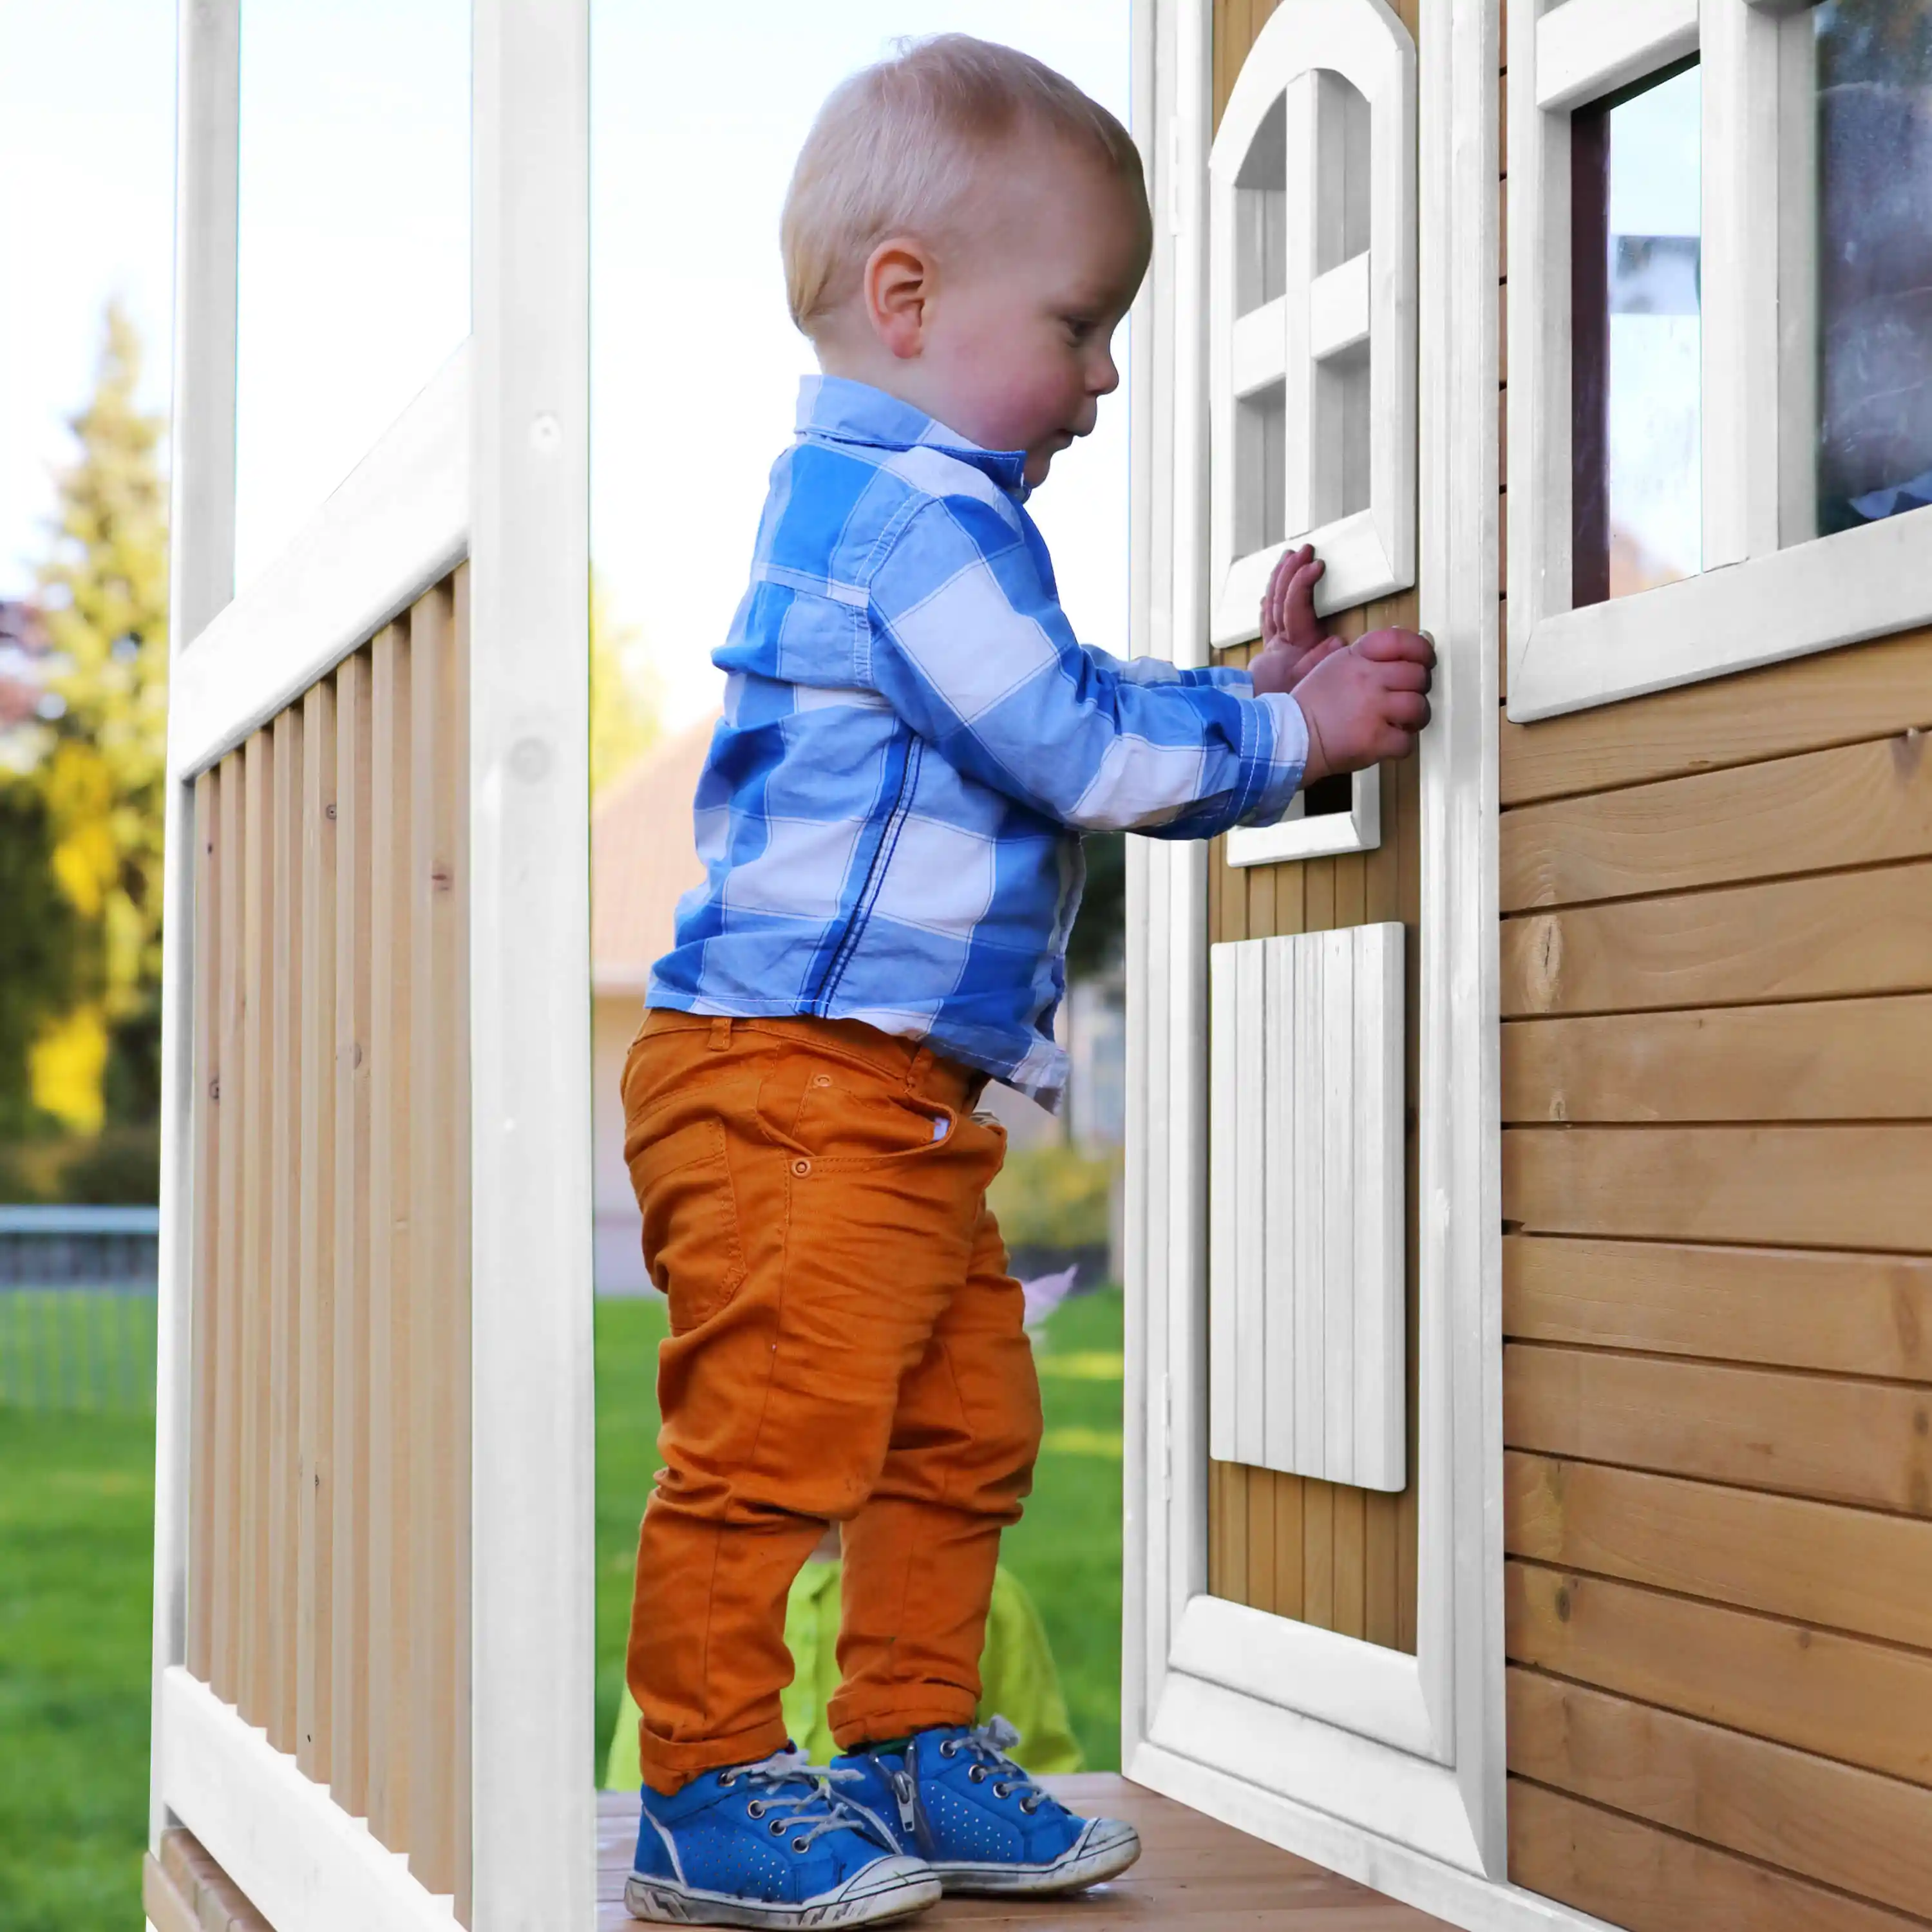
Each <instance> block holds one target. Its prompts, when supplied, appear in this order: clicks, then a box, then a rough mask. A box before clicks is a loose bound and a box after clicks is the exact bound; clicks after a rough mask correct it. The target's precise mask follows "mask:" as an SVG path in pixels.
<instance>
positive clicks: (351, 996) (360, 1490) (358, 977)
mask: <svg viewBox="0 0 1932 1932" xmlns="http://www.w3.org/2000/svg"><path fill="white" fill-rule="evenodd" d="M370 682H371V681H370V660H369V654H368V652H366V651H365V652H361V653H359V655H356V656H355V657H353V658H350V659H348V660H347V661H346V662H345V663H344V664H343V665H342V666H341V668H340V669H339V670H338V671H337V673H336V674H335V691H336V703H335V721H336V744H335V766H336V772H335V783H336V793H335V799H336V853H337V856H336V875H335V892H336V895H335V919H336V923H335V948H336V950H335V960H336V974H335V1066H336V1111H335V1175H336V1196H335V1364H334V1370H335V1424H334V1431H335V1463H336V1486H335V1493H336V1508H335V1515H334V1519H333V1522H332V1529H331V1555H332V1565H331V1569H332V1575H331V1578H330V1581H331V1583H332V1586H333V1601H332V1608H331V1622H330V1634H331V1640H332V1649H333V1651H334V1657H333V1660H332V1664H331V1666H330V1686H331V1694H330V1701H331V1716H330V1721H329V1729H330V1733H331V1736H332V1747H331V1749H332V1760H331V1772H330V1778H329V1784H330V1787H331V1788H332V1790H333V1791H334V1792H335V1796H336V1798H337V1800H338V1802H339V1803H340V1804H341V1805H342V1807H343V1808H344V1810H345V1811H348V1812H350V1814H352V1815H353V1816H356V1817H363V1816H365V1815H367V1813H368V1805H369V1702H370V1695H371V1692H370V1657H369V1581H370V1574H371V1571H370V1560H369V1557H370V1544H369V1528H370V1524H369V1376H368V1350H369V1189H370V1175H369V1142H370V1104H371V1039H372V1032H371V1019H372V995H371V977H370V975H371V959H370V955H369V920H370V867H371V853H372V845H373V841H372V839H371V827H370V810H371V772H370V752H371V744H370V740H371V703H372V694H371V688H370Z"/></svg>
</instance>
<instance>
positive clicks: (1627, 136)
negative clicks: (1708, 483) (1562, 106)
mask: <svg viewBox="0 0 1932 1932" xmlns="http://www.w3.org/2000/svg"><path fill="white" fill-rule="evenodd" d="M1701 110H1702V98H1701V92H1700V77H1699V74H1698V71H1697V67H1696V65H1695V64H1694V63H1693V64H1691V65H1689V66H1688V67H1685V68H1680V69H1678V70H1676V71H1674V72H1673V73H1671V74H1667V75H1666V76H1665V77H1663V78H1662V79H1661V80H1653V81H1649V82H1647V83H1644V84H1643V86H1640V87H1638V88H1636V89H1631V90H1630V91H1628V92H1625V93H1624V94H1622V95H1617V96H1615V97H1613V98H1612V99H1611V100H1610V101H1606V102H1604V103H1603V104H1601V105H1600V106H1597V107H1589V108H1586V109H1583V110H1580V112H1578V113H1577V114H1575V115H1573V116H1572V117H1571V248H1572V254H1571V322H1572V336H1571V395H1572V410H1573V419H1572V424H1571V457H1572V492H1573V494H1572V503H1573V508H1574V527H1573V530H1572V555H1573V557H1574V584H1573V586H1572V594H1573V598H1574V601H1575V602H1577V603H1578V604H1599V603H1601V602H1602V601H1604V598H1607V597H1622V596H1626V595H1629V594H1630V593H1631V592H1633V591H1637V590H1647V589H1651V588H1652V586H1655V585H1657V584H1660V583H1673V582H1674V581H1676V580H1677V579H1678V578H1679V577H1690V576H1693V575H1694V574H1696V573H1697V571H1698V570H1699V569H1700V568H1701V567H1702V559H1703V535H1702V523H1703V490H1702V481H1701V469H1702V463H1701V444H1702V437H1703V379H1702V371H1701V359H1702V356H1703V323H1702V309H1703V239H1702V231H1703V209H1702V205H1701V191H1702V190H1701V179H1702V168H1701V166H1700V139H1701V130H1700V119H1701Z"/></svg>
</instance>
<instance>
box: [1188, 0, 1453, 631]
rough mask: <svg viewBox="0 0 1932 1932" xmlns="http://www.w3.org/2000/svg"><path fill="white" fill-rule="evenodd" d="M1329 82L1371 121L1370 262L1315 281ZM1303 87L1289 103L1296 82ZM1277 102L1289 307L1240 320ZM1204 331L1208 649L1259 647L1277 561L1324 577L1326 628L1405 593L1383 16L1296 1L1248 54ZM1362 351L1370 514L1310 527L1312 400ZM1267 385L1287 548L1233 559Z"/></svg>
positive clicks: (1402, 378) (1393, 193) (1404, 390)
mask: <svg viewBox="0 0 1932 1932" xmlns="http://www.w3.org/2000/svg"><path fill="white" fill-rule="evenodd" d="M1322 74H1339V75H1340V77H1341V78H1342V79H1343V80H1346V82H1348V83H1349V85H1350V86H1352V87H1353V88H1354V89H1355V91H1356V92H1358V94H1360V95H1361V97H1362V98H1363V99H1364V101H1366V102H1367V106H1368V115H1369V130H1368V136H1369V172H1370V188H1369V245H1368V247H1367V250H1366V251H1364V252H1363V253H1362V254H1356V255H1354V256H1352V257H1349V260H1346V261H1345V262H1342V263H1338V264H1337V265H1336V266H1334V267H1332V268H1331V269H1328V271H1327V272H1325V273H1323V274H1319V275H1318V274H1317V273H1316V226H1317V223H1316V208H1317V205H1318V204H1319V200H1320V199H1321V197H1322V195H1323V193H1324V192H1325V183H1326V178H1327V176H1328V171H1329V169H1330V168H1331V166H1333V165H1334V154H1333V149H1334V143H1333V142H1325V141H1324V139H1323V138H1322V136H1323V132H1324V117H1323V116H1322V114H1321V112H1320V110H1319V107H1318V105H1317V102H1316V83H1317V82H1318V80H1319V77H1320V76H1321V75H1322ZM1304 79H1305V80H1307V82H1308V83H1310V84H1309V85H1308V86H1299V85H1298V83H1301V82H1303V81H1304ZM1284 94H1286V96H1287V101H1288V121H1289V125H1288V128H1287V148H1288V160H1287V193H1286V203H1287V215H1286V220H1287V236H1286V251H1287V263H1286V290H1285V293H1283V295H1281V296H1279V297H1277V299H1275V300H1274V301H1272V302H1268V303H1266V304H1265V305H1262V307H1261V308H1257V309H1255V310H1253V311H1250V313H1249V314H1247V315H1244V316H1241V317H1237V316H1236V315H1235V312H1234V311H1235V243H1236V233H1237V226H1238V223H1237V218H1236V204H1235V193H1236V191H1237V177H1238V175H1239V174H1240V172H1241V166H1242V164H1243V163H1244V161H1245V160H1247V157H1248V154H1249V151H1250V149H1251V148H1252V147H1253V144H1254V141H1255V138H1256V135H1257V134H1258V133H1259V131H1260V130H1261V127H1262V123H1263V121H1265V119H1266V118H1267V116H1268V112H1269V110H1270V109H1271V108H1272V107H1273V106H1274V104H1275V102H1276V101H1277V100H1278V99H1280V98H1282V97H1283V95H1284ZM1208 179H1209V190H1208V192H1209V196H1210V202H1211V208H1210V215H1209V223H1208V225H1209V231H1210V236H1211V242H1210V268H1209V290H1208V311H1209V314H1210V316H1211V332H1212V338H1213V340H1212V349H1211V364H1210V369H1209V377H1208V380H1209V384H1210V387H1211V392H1212V398H1213V401H1212V407H1213V410H1214V457H1213V460H1212V463H1211V469H1212V475H1211V494H1212V503H1213V508H1212V512H1211V514H1212V518H1213V530H1214V534H1213V538H1212V542H1213V545H1214V595H1213V616H1212V618H1211V633H1212V637H1213V641H1214V643H1215V644H1216V646H1226V645H1229V644H1234V643H1244V642H1246V641H1247V640H1248V639H1250V638H1252V637H1256V636H1257V635H1258V634H1259V622H1258V615H1259V610H1260V606H1261V598H1262V591H1263V590H1264V589H1265V588H1266V587H1267V584H1268V577H1269V574H1270V573H1271V571H1273V570H1274V566H1275V563H1276V561H1277V559H1279V558H1280V556H1281V555H1282V553H1283V551H1285V550H1292V549H1293V548H1294V547H1295V546H1296V545H1298V544H1304V543H1312V544H1314V545H1315V547H1316V550H1318V551H1319V553H1321V556H1322V559H1323V561H1324V562H1325V564H1326V565H1327V570H1326V572H1325V574H1324V577H1323V579H1322V583H1321V585H1320V586H1319V592H1318V601H1319V604H1320V607H1321V608H1322V609H1323V610H1346V609H1349V608H1350V607H1352V606H1354V605H1355V604H1365V603H1367V601H1369V600H1370V598H1375V597H1384V596H1387V595H1388V594H1389V593H1390V592H1392V591H1396V590H1403V589H1407V588H1408V587H1409V585H1411V584H1412V583H1414V582H1415V42H1414V41H1413V40H1411V39H1410V38H1409V30H1408V29H1407V28H1406V27H1404V26H1403V24H1402V22H1401V21H1400V20H1399V19H1398V18H1397V17H1396V15H1395V14H1394V13H1392V12H1391V10H1389V8H1388V7H1387V6H1386V5H1385V4H1384V0H1299V4H1298V5H1295V6H1293V7H1284V8H1283V9H1281V10H1280V11H1279V12H1278V13H1276V14H1275V15H1274V16H1273V17H1271V19H1270V20H1269V21H1268V24H1267V25H1266V26H1264V27H1263V28H1262V31H1260V33H1259V34H1257V35H1256V37H1255V43H1254V46H1253V49H1251V50H1250V53H1249V55H1248V57H1247V60H1246V62H1244V64H1243V65H1242V68H1241V74H1240V76H1239V77H1238V79H1237V80H1236V81H1235V86H1234V90H1233V92H1232V94H1230V95H1229V99H1228V104H1227V107H1226V109H1225V110H1223V113H1222V116H1221V125H1220V130H1219V131H1218V132H1217V133H1216V135H1215V136H1214V147H1213V149H1212V151H1211V154H1210V155H1209V157H1208ZM1364 341H1366V342H1367V344H1368V351H1369V392H1370V404H1369V489H1368V494H1369V502H1368V507H1367V508H1366V509H1362V510H1358V511H1355V512H1353V513H1352V514H1349V515H1345V516H1341V517H1335V518H1333V519H1331V520H1329V521H1327V522H1325V523H1319V524H1317V523H1316V522H1315V521H1314V511H1313V504H1314V502H1315V501H1316V498H1317V496H1319V493H1320V488H1321V484H1322V481H1323V479H1325V478H1328V477H1330V476H1331V475H1332V474H1333V472H1334V467H1335V466H1336V465H1337V463H1338V462H1339V460H1340V452H1339V450H1338V449H1337V448H1336V447H1335V446H1334V439H1333V438H1332V437H1327V438H1325V437H1324V436H1323V435H1322V434H1321V426H1320V425H1319V422H1318V420H1317V418H1318V411H1317V410H1316V406H1315V400H1314V398H1315V392H1316V379H1317V376H1318V372H1319V369H1320V368H1321V365H1322V363H1323V362H1326V361H1328V360H1329V359H1332V358H1333V357H1335V356H1340V355H1342V354H1344V353H1347V352H1348V351H1349V350H1352V349H1353V348H1355V347H1357V346H1358V345H1359V344H1362V343H1363V342H1364ZM1277 380H1279V381H1280V382H1281V383H1282V384H1283V389H1284V393H1285V397H1286V426H1285V434H1284V442H1285V444H1286V463H1287V475H1286V479H1285V490H1286V495H1285V499H1284V501H1285V505H1286V508H1285V512H1284V514H1285V518H1286V522H1285V535H1284V538H1283V541H1281V542H1280V543H1276V544H1266V545H1265V546H1264V547H1262V548H1261V549H1259V550H1250V551H1248V552H1247V553H1244V554H1240V555H1237V554H1236V553H1235V511H1236V505H1235V465H1234V462H1233V454H1234V449H1235V413H1236V410H1237V408H1238V403H1239V399H1240V397H1241V395H1248V394H1251V393H1253V392H1254V391H1255V390H1256V389H1259V388H1261V387H1262V386H1265V385H1266V384H1268V383H1272V382H1274V381H1277Z"/></svg>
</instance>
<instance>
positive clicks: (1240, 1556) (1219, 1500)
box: [1202, 0, 1421, 1652]
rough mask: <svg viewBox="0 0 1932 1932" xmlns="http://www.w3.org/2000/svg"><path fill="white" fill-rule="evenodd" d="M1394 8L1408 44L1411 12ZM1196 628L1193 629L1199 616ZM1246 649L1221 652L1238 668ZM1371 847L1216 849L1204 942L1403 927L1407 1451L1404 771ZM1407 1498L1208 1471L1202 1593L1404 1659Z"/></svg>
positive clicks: (1243, 42)
mask: <svg viewBox="0 0 1932 1932" xmlns="http://www.w3.org/2000/svg"><path fill="white" fill-rule="evenodd" d="M1278 4H1279V0H1214V112H1215V115H1216V118H1217V121H1218V119H1219V118H1220V112H1221V110H1222V108H1223V107H1224V106H1225V105H1226V102H1227V99H1228V95H1229V92H1230V91H1231V90H1232V88H1233V86H1234V84H1235V77H1237V76H1238V74H1240V72H1241V64H1242V62H1243V61H1244V60H1245V59H1246V58H1247V53H1248V50H1249V49H1250V47H1251V46H1253V44H1254V40H1255V36H1256V34H1258V33H1259V32H1260V31H1261V29H1262V26H1264V24H1265V23H1266V22H1267V20H1268V17H1269V16H1270V15H1271V14H1272V13H1274V10H1275V7H1276V6H1277V5H1278ZM1394 10H1395V11H1396V13H1397V14H1398V15H1400V17H1401V19H1402V21H1403V25H1404V26H1406V27H1407V28H1408V29H1409V31H1410V33H1411V34H1414V33H1415V31H1416V25H1417V13H1418V9H1417V6H1416V0H1395V5H1394ZM1416 615H1417V604H1416V598H1415V593H1414V592H1409V593H1407V594H1405V595H1401V596H1398V597H1393V598H1384V599H1382V600H1380V601H1377V602H1376V603H1373V604H1367V605H1365V606H1363V607H1361V608H1358V609H1356V610H1348V611H1341V612H1337V613H1335V614H1334V616H1331V618H1330V619H1328V622H1329V623H1330V625H1331V628H1333V629H1334V630H1335V631H1337V632H1338V633H1339V634H1340V635H1342V636H1343V637H1359V636H1361V634H1363V632H1364V631H1370V630H1375V629H1377V628H1380V627H1382V625H1389V624H1408V625H1413V624H1414V623H1415V622H1416ZM1202 622H1203V623H1204V625H1205V613H1203V616H1202ZM1247 655H1249V652H1248V651H1247V649H1238V650H1235V651H1231V652H1227V653H1226V654H1225V655H1224V656H1223V660H1222V661H1225V662H1228V663H1240V662H1241V661H1244V660H1245V658H1247ZM1419 800H1420V793H1419V791H1418V786H1417V782H1416V775H1415V766H1414V763H1413V762H1411V763H1409V764H1406V765H1390V766H1385V767H1384V768H1383V770H1382V844H1381V847H1379V849H1378V850H1376V851H1373V852H1367V853H1361V852H1358V853H1350V854H1348V855H1346V856H1343V857H1340V858H1334V859H1307V860H1304V861H1302V862H1299V863H1298V864H1292V865H1250V866H1231V865H1229V864H1228V863H1227V861H1226V854H1225V853H1224V851H1223V849H1222V845H1221V844H1220V841H1217V843H1216V844H1215V846H1214V850H1213V852H1212V854H1211V857H1210V859H1209V862H1208V880H1209V883H1208V937H1209V939H1210V941H1219V940H1241V939H1259V938H1270V937H1272V936H1274V935H1278V934H1283V933H1299V932H1331V931H1333V930H1334V929H1337V928H1338V927H1342V926H1361V925H1367V924H1372V923H1374V922H1378V921H1381V920H1387V919H1401V920H1403V921H1404V922H1406V924H1407V925H1408V926H1409V935H1408V944H1407V949H1406V956H1407V975H1408V983H1407V989H1406V995H1405V998H1404V1025H1405V1029H1406V1039H1407V1061H1408V1067H1407V1073H1406V1088H1407V1091H1408V1093H1409V1095H1410V1096H1411V1097H1413V1095H1414V1094H1415V1046H1416V1028H1417V1019H1416V1016H1417V1010H1418V1008H1417V988H1418V958H1419V953H1420V948H1419V947H1418V943H1417V935H1416V922H1417V920H1418V918H1419V916H1420V914H1421V880H1420V875H1419V873H1418V861H1419V857H1420V853H1421V838H1420V819H1419ZM1405 1140H1406V1153H1405V1161H1406V1175H1407V1180H1406V1191H1407V1196H1408V1202H1409V1214H1408V1227H1407V1230H1406V1236H1405V1247H1406V1262H1405V1268H1406V1279H1407V1282H1408V1293H1407V1296H1406V1325H1407V1331H1408V1340H1407V1344H1406V1348H1407V1358H1408V1363H1409V1371H1408V1387H1407V1393H1406V1401H1407V1404H1408V1424H1407V1436H1408V1439H1409V1442H1411V1443H1413V1442H1415V1439H1416V1420H1415V1400H1416V1396H1415V1391H1416V1379H1415V1352H1416V1347H1417V1331H1416V1310H1415V1248H1416V1244H1415V1128H1414V1118H1413V1102H1411V1106H1410V1109H1409V1121H1408V1124H1407V1127H1406V1135H1405ZM1416 1549H1417V1542H1416V1489H1415V1475H1414V1471H1413V1469H1411V1471H1410V1475H1409V1485H1408V1487H1406V1489H1404V1490H1401V1491H1400V1492H1393V1493H1384V1492H1380V1491H1376V1490H1361V1489H1357V1488H1355V1487H1351V1486H1349V1485H1346V1484H1337V1483H1328V1482H1322V1481H1318V1480H1316V1479H1314V1478H1307V1477H1302V1476H1292V1475H1278V1474H1277V1473H1276V1472H1274V1471H1271V1470H1268V1469H1254V1468H1251V1467H1250V1466H1247V1464H1244V1463H1213V1464H1211V1466H1210V1476H1209V1486H1208V1587H1209V1589H1211V1591H1213V1592H1214V1594H1215V1595H1217V1596H1221V1597H1226V1598H1232V1600H1233V1601H1235V1602H1237V1603H1242V1604H1250V1605H1252V1606H1253V1607H1255V1608H1256V1609H1258V1610H1270V1611H1273V1612H1274V1613H1276V1614H1277V1616H1286V1617H1294V1618H1296V1619H1300V1620H1301V1621H1302V1622H1307V1623H1311V1624H1315V1625H1319V1626H1320V1627H1321V1628H1323V1629H1325V1630H1332V1631H1340V1633H1342V1634H1343V1635H1345V1636H1349V1637H1362V1638H1365V1639H1367V1640H1368V1641H1369V1642H1370V1643H1379V1644H1382V1645H1385V1646H1388V1647H1389V1648H1391V1649H1397V1650H1405V1651H1410V1652H1412V1651H1413V1650H1414V1649H1415V1603H1416V1598H1415V1563H1416Z"/></svg>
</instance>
